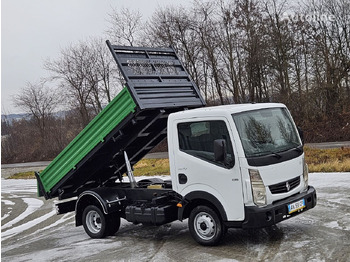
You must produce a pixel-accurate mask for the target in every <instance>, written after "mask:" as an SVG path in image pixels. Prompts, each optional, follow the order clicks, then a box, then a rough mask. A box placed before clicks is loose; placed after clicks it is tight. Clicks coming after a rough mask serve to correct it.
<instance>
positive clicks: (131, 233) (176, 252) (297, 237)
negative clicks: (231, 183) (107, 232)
mask: <svg viewBox="0 0 350 262" xmlns="http://www.w3.org/2000/svg"><path fill="white" fill-rule="evenodd" d="M1 182H2V183H1V184H2V185H1V187H2V190H1V201H2V205H1V225H2V228H1V231H2V243H1V245H2V246H1V257H2V261H11V262H16V261H350V195H349V188H350V173H334V174H310V184H312V185H314V186H315V187H316V189H317V192H318V199H319V200H318V204H317V206H316V207H315V208H314V209H313V210H310V211H308V212H305V213H304V214H301V215H299V216H297V217H295V218H292V219H290V220H287V221H284V222H282V223H280V224H278V225H277V226H274V227H271V228H266V229H260V230H240V229H230V230H229V232H228V234H227V235H226V237H225V239H224V241H223V243H222V244H221V245H220V246H218V247H209V248H208V247H202V246H199V245H198V244H196V243H195V242H194V240H192V238H191V237H190V235H189V232H188V228H187V221H184V222H173V223H171V224H168V225H165V226H161V227H145V226H141V225H133V224H131V223H128V222H126V221H123V222H122V226H121V229H120V231H119V232H118V233H117V234H116V235H115V236H113V237H109V238H106V239H103V240H94V239H90V238H89V237H88V236H87V235H86V234H85V232H84V230H83V228H82V227H75V225H74V217H73V215H74V214H72V213H70V214H66V215H60V216H57V215H55V211H54V207H53V201H52V200H50V201H45V200H44V199H42V198H37V197H36V194H35V192H36V182H35V181H34V180H4V179H2V181H1Z"/></svg>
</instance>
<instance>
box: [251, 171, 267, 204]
mask: <svg viewBox="0 0 350 262" xmlns="http://www.w3.org/2000/svg"><path fill="white" fill-rule="evenodd" d="M249 176H250V184H251V187H252V193H253V201H254V203H255V204H256V205H257V206H265V205H266V189H265V185H264V182H263V181H262V179H261V176H260V173H259V170H255V169H249Z"/></svg>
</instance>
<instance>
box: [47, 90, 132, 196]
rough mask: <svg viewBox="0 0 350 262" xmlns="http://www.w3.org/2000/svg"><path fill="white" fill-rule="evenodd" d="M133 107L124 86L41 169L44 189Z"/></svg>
mask: <svg viewBox="0 0 350 262" xmlns="http://www.w3.org/2000/svg"><path fill="white" fill-rule="evenodd" d="M135 110H136V104H135V103H134V100H133V98H132V97H131V95H130V93H129V91H128V90H127V89H126V88H124V89H123V90H122V91H121V92H120V93H119V94H118V96H116V97H115V98H114V99H113V100H112V101H111V102H110V103H109V104H108V105H107V106H106V107H105V108H104V109H103V110H102V111H101V112H100V113H99V114H98V115H97V116H96V117H95V118H94V119H93V120H92V121H91V122H90V123H89V124H88V125H87V126H86V127H85V128H84V129H83V130H82V131H81V132H80V133H79V134H78V135H77V136H76V137H75V138H74V139H73V140H72V141H71V142H70V143H69V144H68V146H67V147H66V148H65V149H63V151H62V152H61V153H60V154H59V155H58V156H57V157H56V158H55V159H54V160H53V161H52V162H51V163H50V164H49V165H48V166H47V167H46V169H45V170H44V171H43V172H41V173H40V182H41V184H42V186H43V189H44V190H45V192H46V193H48V192H50V191H51V190H52V188H53V187H54V186H55V185H57V183H59V182H60V181H61V180H62V179H63V178H64V177H65V175H66V174H67V173H68V172H69V171H71V170H75V169H76V168H77V164H78V163H79V162H80V161H81V160H82V159H83V158H84V157H85V156H86V155H87V154H88V153H89V152H91V151H92V150H93V149H94V148H95V147H96V146H97V145H98V144H101V143H103V142H104V140H105V137H106V136H107V135H108V134H109V133H110V132H111V131H112V130H113V129H114V128H115V126H116V125H118V124H119V123H120V122H122V120H124V119H125V118H126V117H127V116H128V115H130V114H132V113H133V112H135Z"/></svg>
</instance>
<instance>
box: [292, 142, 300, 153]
mask: <svg viewBox="0 0 350 262" xmlns="http://www.w3.org/2000/svg"><path fill="white" fill-rule="evenodd" d="M292 144H293V145H294V147H293V148H292V149H293V150H296V151H298V152H299V153H302V152H303V146H302V145H300V144H298V143H295V142H292Z"/></svg>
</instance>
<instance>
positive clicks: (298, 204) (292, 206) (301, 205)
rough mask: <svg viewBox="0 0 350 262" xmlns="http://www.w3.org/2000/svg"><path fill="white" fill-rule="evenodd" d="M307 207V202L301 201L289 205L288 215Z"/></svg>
mask: <svg viewBox="0 0 350 262" xmlns="http://www.w3.org/2000/svg"><path fill="white" fill-rule="evenodd" d="M304 207H305V200H304V199H301V200H299V201H297V202H294V203H291V204H289V205H288V214H292V213H294V212H296V211H298V210H300V209H303V208H304Z"/></svg>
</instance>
